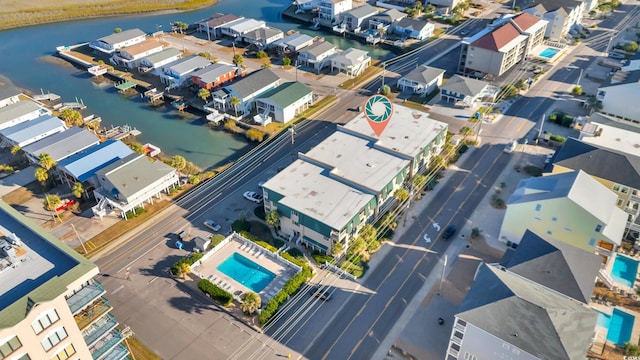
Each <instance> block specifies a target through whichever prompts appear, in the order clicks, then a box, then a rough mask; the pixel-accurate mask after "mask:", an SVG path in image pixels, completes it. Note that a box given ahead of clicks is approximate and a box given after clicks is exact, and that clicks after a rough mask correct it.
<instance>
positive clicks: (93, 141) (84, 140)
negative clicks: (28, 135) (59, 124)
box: [22, 126, 100, 164]
mask: <svg viewBox="0 0 640 360" xmlns="http://www.w3.org/2000/svg"><path fill="white" fill-rule="evenodd" d="M99 143H100V139H99V138H98V137H97V136H95V135H94V134H92V133H90V132H89V131H87V130H84V129H82V128H79V127H76V126H74V127H71V128H69V129H67V130H65V131H62V132H59V133H57V134H53V135H51V136H47V137H46V138H44V139H42V140H38V141H36V142H34V143H33V144H30V145H27V146H25V147H23V148H22V151H24V153H25V154H26V155H27V158H28V159H29V161H30V162H31V163H33V164H37V163H38V161H40V154H49V156H51V158H52V159H53V160H55V161H56V162H57V163H60V161H62V160H64V159H66V158H68V157H69V156H72V155H74V154H77V153H79V152H81V151H84V150H86V149H88V148H90V147H92V146H94V145H98V144H99Z"/></svg>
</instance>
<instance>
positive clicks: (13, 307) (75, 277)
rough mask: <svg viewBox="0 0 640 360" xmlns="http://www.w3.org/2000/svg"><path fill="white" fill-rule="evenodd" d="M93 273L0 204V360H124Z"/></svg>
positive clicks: (79, 258) (119, 338) (85, 262)
mask: <svg viewBox="0 0 640 360" xmlns="http://www.w3.org/2000/svg"><path fill="white" fill-rule="evenodd" d="M97 274H98V268H97V266H96V265H94V264H93V263H91V262H90V261H89V260H87V259H86V258H84V257H83V256H81V255H80V254H78V253H76V252H75V251H73V249H71V248H69V247H67V246H66V245H65V244H63V243H62V242H61V241H60V240H58V239H56V238H55V237H53V236H52V235H51V234H49V233H47V232H45V231H44V230H42V229H41V228H39V227H38V226H36V225H34V224H33V223H31V222H30V221H29V220H27V219H26V218H25V217H23V216H22V215H20V214H19V213H18V212H17V211H16V210H14V209H13V208H11V207H10V206H8V205H7V204H5V203H4V202H2V201H0V359H2V360H5V359H7V360H26V359H34V360H40V359H56V360H62V359H94V360H100V359H110V360H111V359H115V360H120V359H124V358H125V357H126V356H127V355H128V354H129V351H128V350H127V348H126V347H125V346H124V345H122V344H121V342H122V340H123V339H124V337H123V335H122V334H121V333H120V331H118V330H117V329H116V326H117V325H118V322H117V321H116V319H115V318H114V317H113V316H111V315H110V314H109V312H110V310H111V306H110V305H109V302H108V301H107V300H106V299H105V298H104V297H103V295H104V293H105V290H104V288H103V287H102V286H101V285H100V283H98V282H97V281H96V280H95V279H93V277H94V276H96V275H97Z"/></svg>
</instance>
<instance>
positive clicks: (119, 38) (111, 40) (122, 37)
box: [98, 29, 147, 45]
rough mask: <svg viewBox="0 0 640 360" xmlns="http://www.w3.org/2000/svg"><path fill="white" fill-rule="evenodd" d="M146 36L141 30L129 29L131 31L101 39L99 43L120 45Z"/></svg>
mask: <svg viewBox="0 0 640 360" xmlns="http://www.w3.org/2000/svg"><path fill="white" fill-rule="evenodd" d="M146 35H147V34H146V33H145V32H144V31H142V30H140V29H129V30H124V31H121V32H119V33H115V34H111V35H107V36H104V37H101V38H100V39H98V41H102V42H104V43H107V44H111V45H113V44H118V43H121V42H123V41H127V40H130V39H133V38H137V37H139V36H146Z"/></svg>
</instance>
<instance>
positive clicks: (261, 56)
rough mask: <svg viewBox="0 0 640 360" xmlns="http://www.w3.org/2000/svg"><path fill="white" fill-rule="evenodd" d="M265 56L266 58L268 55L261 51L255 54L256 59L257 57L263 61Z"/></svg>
mask: <svg viewBox="0 0 640 360" xmlns="http://www.w3.org/2000/svg"><path fill="white" fill-rule="evenodd" d="M267 56H268V55H267V52H266V51H263V50H261V51H258V52H257V53H256V57H257V58H258V59H264V58H266V57H267Z"/></svg>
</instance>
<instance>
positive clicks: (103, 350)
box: [89, 329, 124, 360]
mask: <svg viewBox="0 0 640 360" xmlns="http://www.w3.org/2000/svg"><path fill="white" fill-rule="evenodd" d="M122 340H124V336H122V333H121V332H120V331H118V330H115V329H114V330H112V331H111V332H110V333H109V334H107V336H105V337H103V338H102V339H100V341H98V342H97V343H96V344H95V345H93V346H91V347H90V348H89V351H90V352H91V357H93V360H98V359H102V358H103V355H110V354H107V353H108V352H109V350H111V349H113V348H114V347H115V346H116V345H118V344H120V343H121V342H122Z"/></svg>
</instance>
